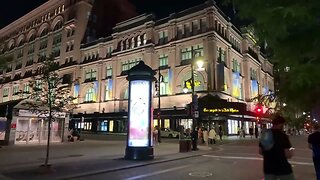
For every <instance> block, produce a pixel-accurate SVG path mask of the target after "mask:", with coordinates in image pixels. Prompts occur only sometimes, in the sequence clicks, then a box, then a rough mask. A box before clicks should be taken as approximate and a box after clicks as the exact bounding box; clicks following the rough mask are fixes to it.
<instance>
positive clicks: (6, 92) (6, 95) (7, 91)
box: [2, 88, 9, 97]
mask: <svg viewBox="0 0 320 180" xmlns="http://www.w3.org/2000/svg"><path fill="white" fill-rule="evenodd" d="M8 95H9V88H4V89H3V94H2V97H8Z"/></svg>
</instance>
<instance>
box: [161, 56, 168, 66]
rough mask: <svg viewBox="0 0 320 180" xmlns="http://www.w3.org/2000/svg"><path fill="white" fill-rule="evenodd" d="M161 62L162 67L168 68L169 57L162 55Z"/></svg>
mask: <svg viewBox="0 0 320 180" xmlns="http://www.w3.org/2000/svg"><path fill="white" fill-rule="evenodd" d="M159 62H160V67H165V66H168V55H167V54H161V55H160V56H159Z"/></svg>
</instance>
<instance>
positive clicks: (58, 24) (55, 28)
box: [53, 21, 62, 31]
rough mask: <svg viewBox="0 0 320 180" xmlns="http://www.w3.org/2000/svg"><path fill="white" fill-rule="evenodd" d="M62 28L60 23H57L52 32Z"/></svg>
mask: <svg viewBox="0 0 320 180" xmlns="http://www.w3.org/2000/svg"><path fill="white" fill-rule="evenodd" d="M61 28H62V22H61V21H59V22H57V24H56V25H55V26H54V28H53V31H56V30H59V29H61Z"/></svg>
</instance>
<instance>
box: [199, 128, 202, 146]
mask: <svg viewBox="0 0 320 180" xmlns="http://www.w3.org/2000/svg"><path fill="white" fill-rule="evenodd" d="M198 143H199V144H203V132H202V129H201V128H199V129H198Z"/></svg>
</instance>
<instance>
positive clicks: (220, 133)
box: [219, 125, 223, 141]
mask: <svg viewBox="0 0 320 180" xmlns="http://www.w3.org/2000/svg"><path fill="white" fill-rule="evenodd" d="M222 135H223V131H222V126H221V125H219V137H220V141H222Z"/></svg>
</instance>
